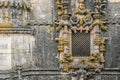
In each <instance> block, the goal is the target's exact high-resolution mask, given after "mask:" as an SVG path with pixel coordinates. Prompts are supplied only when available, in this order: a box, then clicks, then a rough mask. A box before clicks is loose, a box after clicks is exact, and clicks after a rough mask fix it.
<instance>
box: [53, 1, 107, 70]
mask: <svg viewBox="0 0 120 80" xmlns="http://www.w3.org/2000/svg"><path fill="white" fill-rule="evenodd" d="M68 1H69V0H56V5H57V10H58V20H57V21H56V22H55V24H56V26H57V31H58V32H59V37H58V38H56V41H57V42H58V51H59V54H58V58H59V62H60V68H61V69H62V71H64V72H71V71H72V72H74V71H76V70H77V69H79V68H81V67H82V68H84V69H85V70H86V71H87V72H92V71H93V72H100V71H101V69H102V68H103V64H104V62H105V60H104V56H103V53H104V52H105V51H106V47H105V43H106V40H107V38H106V37H100V35H99V34H100V33H101V31H106V30H107V26H106V23H107V20H105V19H102V17H103V16H104V15H105V14H106V12H105V10H106V3H107V0H101V1H100V0H94V9H95V11H94V12H93V11H92V10H88V9H86V7H85V3H84V0H79V5H78V8H77V9H74V10H73V11H72V13H71V14H68V12H67V10H68ZM65 2H66V3H65ZM65 4H66V5H65ZM72 32H73V33H77V32H80V33H86V34H90V36H91V43H93V44H91V46H92V47H93V49H91V51H90V52H91V53H90V56H85V57H82V56H79V57H73V56H72V54H73V53H72V50H71V49H72V39H71V38H72ZM96 47H97V51H96V49H95V48H96Z"/></svg>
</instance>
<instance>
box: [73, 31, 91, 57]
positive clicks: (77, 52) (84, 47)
mask: <svg viewBox="0 0 120 80" xmlns="http://www.w3.org/2000/svg"><path fill="white" fill-rule="evenodd" d="M72 55H73V56H75V57H77V56H89V55H90V33H87V34H86V33H85V32H82V33H80V32H77V33H74V32H72Z"/></svg>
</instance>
